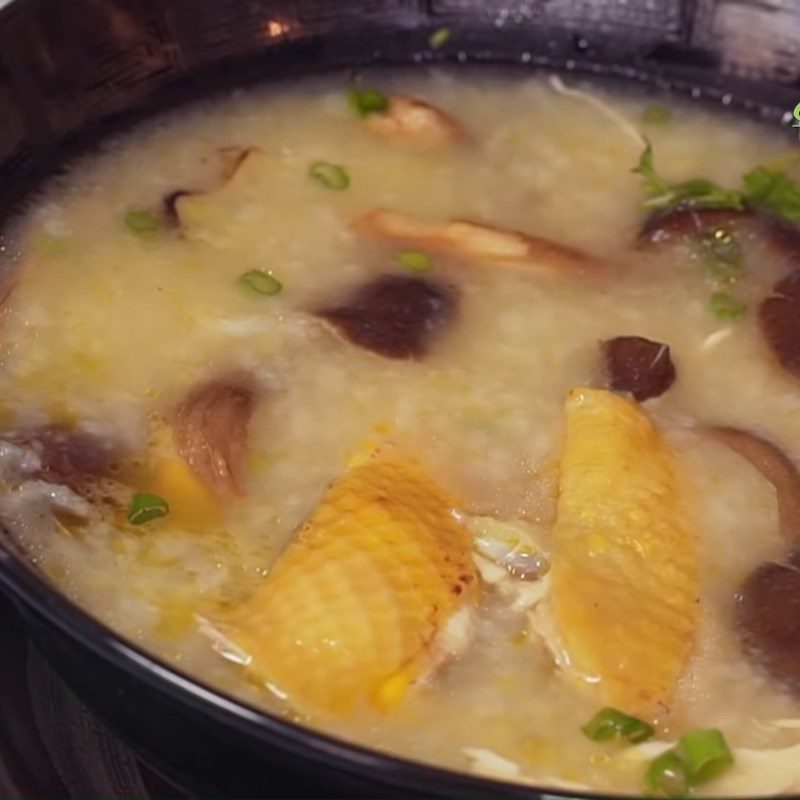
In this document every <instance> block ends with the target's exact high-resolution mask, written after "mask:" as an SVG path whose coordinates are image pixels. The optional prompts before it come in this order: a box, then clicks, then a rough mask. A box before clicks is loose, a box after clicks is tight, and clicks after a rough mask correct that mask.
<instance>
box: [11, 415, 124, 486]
mask: <svg viewBox="0 0 800 800" xmlns="http://www.w3.org/2000/svg"><path fill="white" fill-rule="evenodd" d="M4 439H5V441H7V442H10V443H12V444H14V445H16V446H18V447H21V448H23V449H25V450H28V451H29V452H30V453H31V455H32V456H33V458H32V459H30V460H28V461H27V462H21V463H27V470H28V476H29V477H32V478H38V479H40V480H42V481H45V482H47V483H53V484H60V485H63V486H67V487H69V488H70V489H71V490H72V491H73V492H75V493H76V494H79V495H81V496H82V497H84V498H86V499H95V498H96V495H97V493H98V490H99V489H100V487H101V486H103V485H105V486H106V487H107V484H108V482H110V481H111V482H113V481H116V480H118V478H119V473H120V469H121V464H120V461H121V458H122V455H123V453H122V448H121V446H120V444H119V443H118V442H114V441H111V440H109V439H106V438H104V437H101V436H98V435H96V434H93V433H89V432H88V431H82V430H79V429H73V428H67V427H65V426H61V425H45V426H42V427H39V428H29V429H24V430H21V431H15V432H13V433H9V434H7V435H5V436H4Z"/></svg>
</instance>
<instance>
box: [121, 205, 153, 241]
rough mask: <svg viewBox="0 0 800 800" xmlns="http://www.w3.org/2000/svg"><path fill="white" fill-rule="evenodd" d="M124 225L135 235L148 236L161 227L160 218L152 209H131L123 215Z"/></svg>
mask: <svg viewBox="0 0 800 800" xmlns="http://www.w3.org/2000/svg"><path fill="white" fill-rule="evenodd" d="M125 227H126V228H127V229H128V230H129V231H130V232H131V233H135V234H136V235H137V236H150V235H151V234H153V233H155V232H156V231H157V230H159V228H161V219H160V218H159V217H158V216H156V215H155V214H154V213H153V212H152V211H146V210H144V209H133V210H131V211H129V212H128V213H127V214H126V215H125Z"/></svg>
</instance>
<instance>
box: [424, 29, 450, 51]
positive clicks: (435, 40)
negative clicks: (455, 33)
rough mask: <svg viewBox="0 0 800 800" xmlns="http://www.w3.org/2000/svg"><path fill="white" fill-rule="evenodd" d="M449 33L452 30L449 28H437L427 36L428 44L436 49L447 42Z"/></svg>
mask: <svg viewBox="0 0 800 800" xmlns="http://www.w3.org/2000/svg"><path fill="white" fill-rule="evenodd" d="M451 35H452V31H451V30H450V28H439V30H436V31H434V32H433V33H432V34H431V35H430V36H429V37H428V46H429V47H431V48H432V49H433V50H438V49H439V48H440V47H442V46H443V45H445V44H446V43H447V41H448V40H449V39H450V36H451Z"/></svg>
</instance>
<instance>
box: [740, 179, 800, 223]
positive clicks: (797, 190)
mask: <svg viewBox="0 0 800 800" xmlns="http://www.w3.org/2000/svg"><path fill="white" fill-rule="evenodd" d="M744 195H745V198H746V199H747V200H748V202H750V203H751V204H752V205H754V206H758V207H760V208H765V209H767V210H769V211H772V212H774V213H776V214H778V215H780V216H782V217H785V218H786V219H788V220H791V221H792V222H800V182H798V181H794V180H792V179H791V178H790V177H789V176H788V175H787V174H786V173H785V172H782V171H780V170H776V169H770V168H768V167H755V169H751V170H750V172H748V173H747V174H746V175H745V176H744Z"/></svg>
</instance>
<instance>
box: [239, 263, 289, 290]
mask: <svg viewBox="0 0 800 800" xmlns="http://www.w3.org/2000/svg"><path fill="white" fill-rule="evenodd" d="M237 283H238V284H239V285H240V286H243V287H244V288H245V289H247V290H248V291H251V292H255V293H256V294H266V295H274V294H278V293H280V291H281V289H283V284H282V283H281V282H280V281H279V280H278V279H277V278H275V277H273V276H272V275H270V274H269V273H267V272H263V271H262V270H260V269H251V270H248V271H247V272H243V273H242V274H241V275H240V276H239V280H238V281H237Z"/></svg>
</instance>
